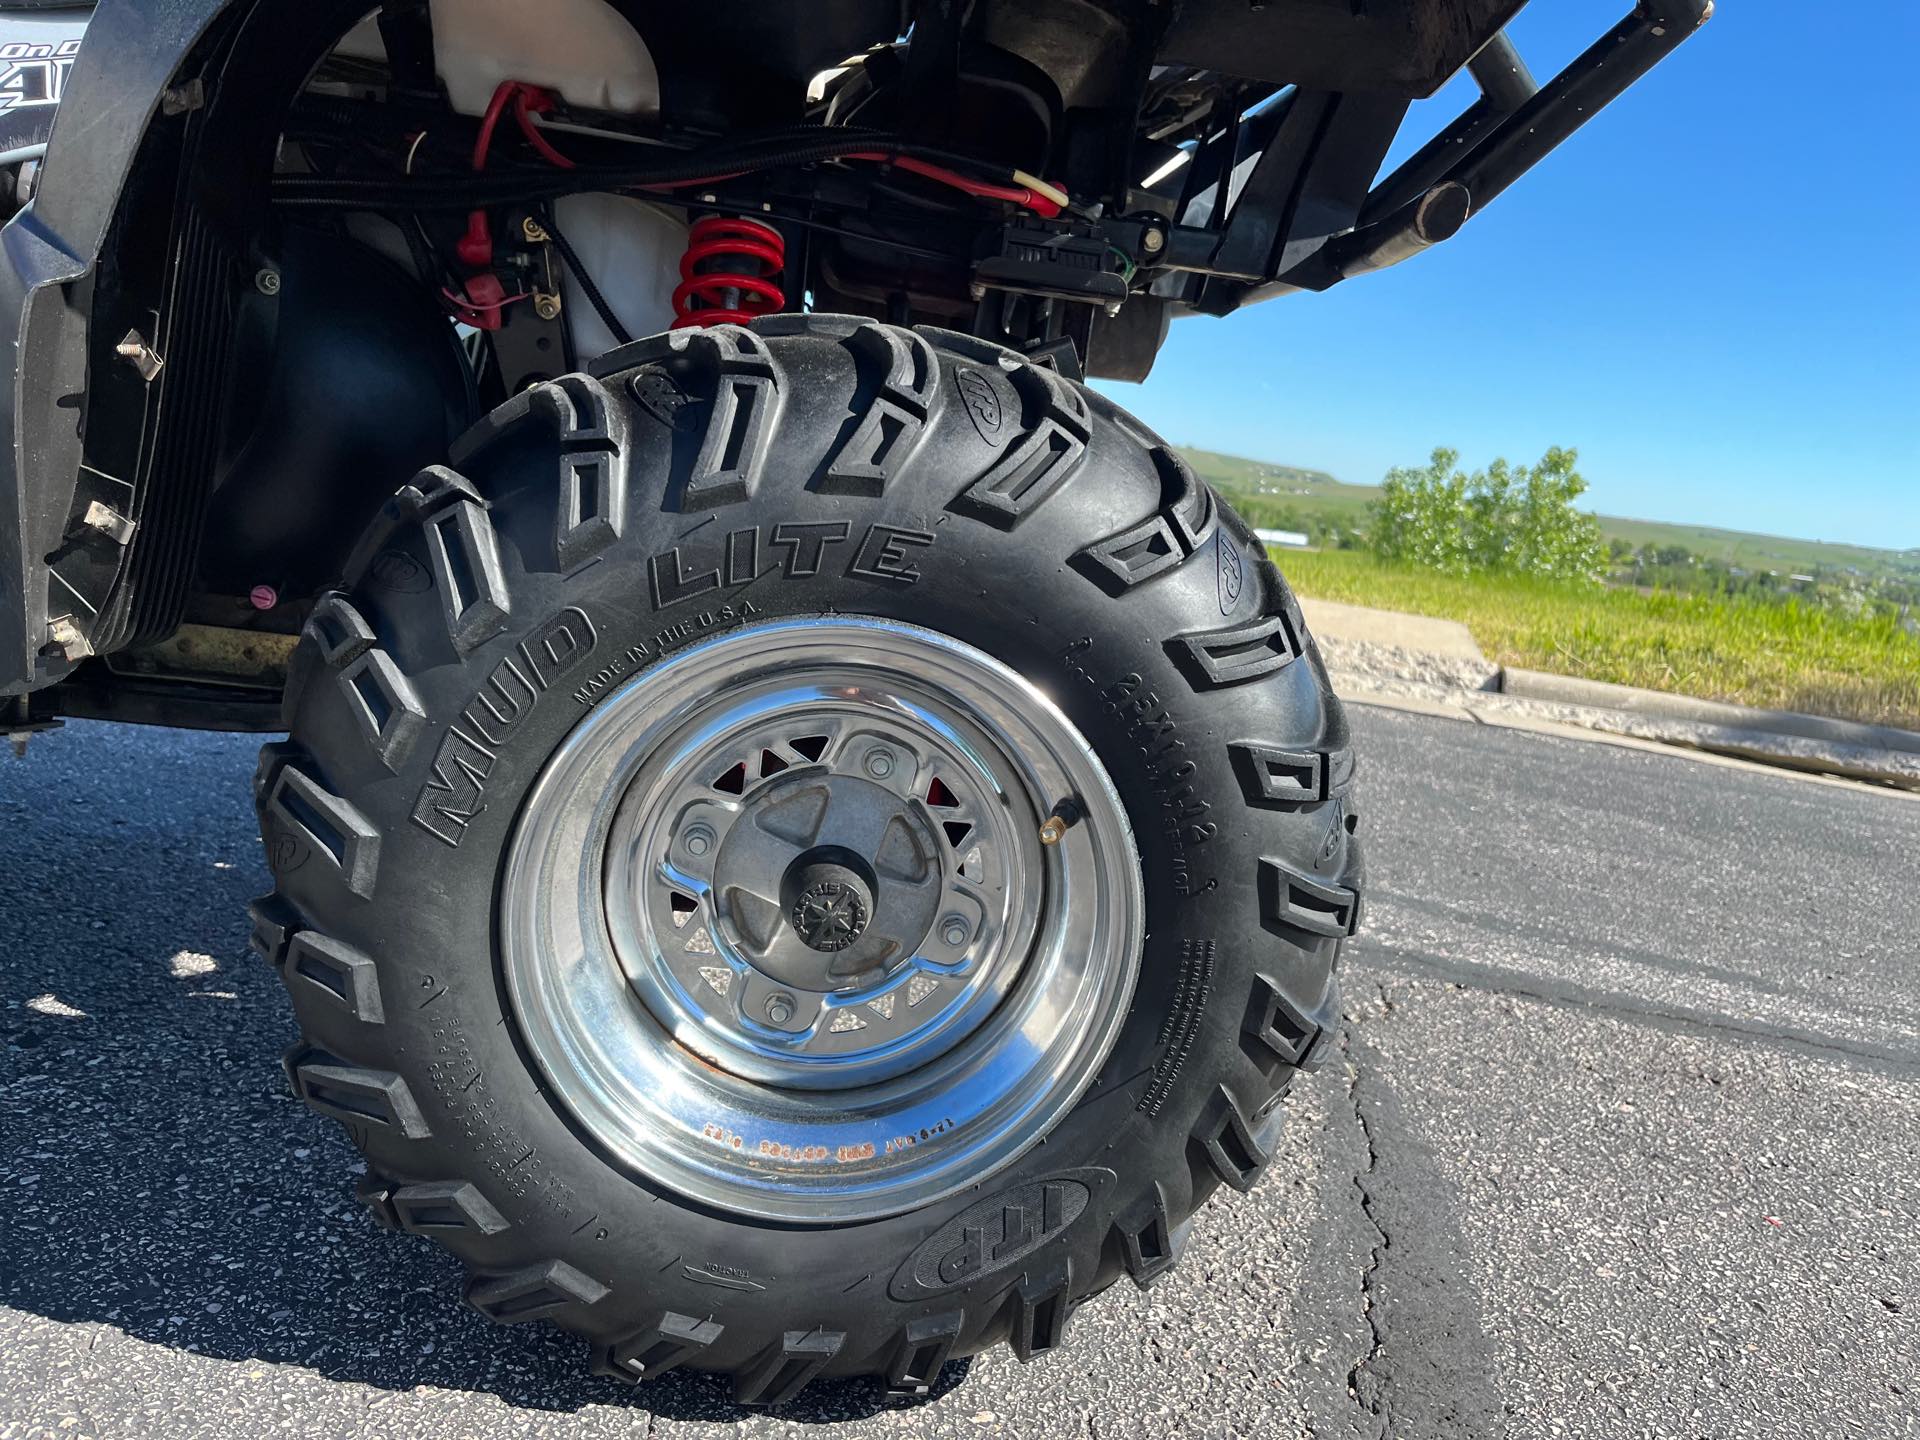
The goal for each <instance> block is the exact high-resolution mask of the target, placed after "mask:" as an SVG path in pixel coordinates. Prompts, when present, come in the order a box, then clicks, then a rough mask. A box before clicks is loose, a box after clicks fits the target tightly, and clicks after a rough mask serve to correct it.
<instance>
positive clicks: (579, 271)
mask: <svg viewBox="0 0 1920 1440" xmlns="http://www.w3.org/2000/svg"><path fill="white" fill-rule="evenodd" d="M540 226H541V228H542V229H543V230H545V231H546V232H547V239H549V240H551V241H552V242H553V248H554V249H556V250H558V251H559V252H560V258H561V260H563V261H564V262H566V267H567V269H569V270H571V271H572V272H573V278H574V279H575V280H576V281H577V282H579V285H580V291H581V293H582V294H583V295H585V296H586V297H587V303H588V304H589V305H591V306H593V308H594V312H595V313H596V314H598V315H599V317H600V319H601V321H602V323H604V324H605V325H606V327H607V331H608V333H609V334H611V335H612V336H613V338H614V339H615V340H616V341H618V342H619V343H620V344H622V345H626V344H630V343H631V342H632V340H633V336H632V335H631V334H630V333H628V331H627V327H626V326H624V325H622V324H621V323H620V317H619V316H618V315H616V314H614V313H613V306H611V305H609V304H608V303H607V297H606V296H605V295H603V294H601V293H600V287H599V286H598V285H596V284H594V283H593V276H591V275H589V274H588V273H587V267H586V266H585V265H583V264H581V263H580V252H579V251H577V250H575V249H574V248H573V246H572V245H570V244H568V243H567V237H566V236H564V235H562V234H561V233H560V230H559V227H557V226H556V225H555V224H554V223H553V220H552V219H551V218H546V219H543V220H541V222H540Z"/></svg>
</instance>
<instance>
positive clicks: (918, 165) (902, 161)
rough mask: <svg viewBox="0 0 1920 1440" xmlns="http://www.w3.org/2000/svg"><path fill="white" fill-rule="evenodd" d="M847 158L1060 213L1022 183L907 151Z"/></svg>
mask: <svg viewBox="0 0 1920 1440" xmlns="http://www.w3.org/2000/svg"><path fill="white" fill-rule="evenodd" d="M845 158H846V159H848V160H877V161H880V162H881V163H883V164H891V165H894V166H896V167H898V168H899V169H901V170H906V171H908V172H910V173H912V174H914V175H924V176H925V177H926V178H927V179H929V180H938V181H939V182H940V183H941V184H943V185H951V186H952V187H953V188H954V189H956V190H963V191H965V192H966V193H967V194H969V195H977V196H979V197H980V198H981V199H983V200H1006V201H1008V202H1010V203H1012V204H1015V205H1024V206H1025V207H1026V208H1027V209H1029V210H1031V211H1033V213H1034V214H1036V215H1041V216H1045V217H1046V218H1047V219H1052V218H1053V217H1054V216H1056V215H1058V214H1059V213H1060V205H1059V202H1058V201H1055V200H1052V199H1050V198H1048V197H1047V196H1045V195H1041V194H1039V193H1037V192H1036V191H1033V190H1029V189H1028V188H1027V187H1026V186H1024V185H1018V186H1015V185H993V184H989V183H988V182H987V181H985V180H973V179H969V178H968V177H967V176H965V175H962V174H961V173H960V172H959V171H957V170H949V169H947V167H946V166H944V165H935V164H932V163H930V162H928V161H926V160H916V159H915V158H914V157H913V156H911V155H887V154H884V153H881V152H878V151H872V152H869V151H864V150H863V151H860V152H859V153H858V154H854V155H848V156H846V157H845Z"/></svg>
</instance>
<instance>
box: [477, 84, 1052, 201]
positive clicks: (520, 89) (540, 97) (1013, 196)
mask: <svg viewBox="0 0 1920 1440" xmlns="http://www.w3.org/2000/svg"><path fill="white" fill-rule="evenodd" d="M509 102H511V103H512V105H513V116H514V119H515V121H516V122H518V124H519V126H520V133H521V134H522V135H524V136H525V137H526V140H527V143H528V144H529V145H531V146H532V147H533V148H534V149H535V150H536V151H538V152H539V154H540V156H541V158H542V159H544V160H545V161H546V162H547V163H548V164H549V165H553V166H555V167H557V168H558V169H561V170H571V169H573V168H574V163H573V161H571V160H569V159H568V158H567V157H566V156H565V155H562V154H561V153H560V152H559V151H558V150H556V149H555V148H554V146H553V143H552V142H551V141H550V140H548V139H547V137H546V136H545V135H542V134H541V133H540V127H539V126H537V125H535V124H534V123H533V117H534V116H535V115H536V114H541V113H544V112H545V111H547V110H550V109H552V108H553V97H552V96H551V95H550V94H548V93H547V91H545V90H543V89H542V88H541V87H540V86H538V85H529V84H528V83H527V82H526V81H524V80H502V81H501V82H500V84H499V86H498V88H496V89H495V90H494V92H493V99H492V101H491V102H490V103H489V104H488V106H487V114H486V118H485V119H484V120H483V121H481V123H480V136H479V138H478V139H477V140H476V141H475V142H474V147H473V168H474V169H475V170H481V169H484V168H485V167H486V163H487V152H488V151H489V150H490V149H491V148H492V146H493V134H494V131H495V129H497V128H498V126H499V124H500V117H501V115H502V114H504V113H505V112H506V108H507V105H508V103H509ZM841 158H842V159H845V160H867V161H872V162H874V163H877V164H882V165H893V166H896V167H898V168H899V169H902V170H905V171H907V172H909V173H910V174H914V175H920V176H923V177H925V178H926V179H928V180H937V181H939V182H940V183H941V184H943V185H951V186H952V187H953V188H954V189H956V190H959V191H962V192H964V193H965V194H968V195H972V196H975V197H976V198H978V199H982V200H1004V201H1006V202H1007V203H1008V204H1011V205H1020V206H1023V207H1025V208H1026V209H1028V210H1031V211H1033V213H1034V214H1036V215H1040V216H1043V217H1045V218H1047V219H1052V218H1053V217H1054V216H1056V215H1058V214H1059V213H1060V203H1059V202H1058V201H1057V200H1054V199H1053V198H1051V197H1050V196H1046V195H1042V194H1040V193H1039V192H1038V191H1036V190H1031V189H1029V188H1027V187H1026V186H1025V185H995V184H992V183H990V182H989V181H985V180H975V179H973V178H971V177H970V176H966V175H962V174H961V173H960V172H959V171H957V170H949V169H948V168H947V167H946V166H944V165H935V164H933V163H932V162H931V161H928V160H919V159H915V158H914V157H913V156H911V155H891V154H888V153H887V152H885V151H880V150H862V151H859V152H857V153H855V154H852V155H845V156H842V157H841ZM743 173H746V172H742V171H734V172H732V173H731V174H726V175H702V176H698V177H696V178H695V179H692V180H674V181H670V182H668V183H667V184H663V185H647V186H642V187H640V188H642V189H647V190H684V189H686V188H687V187H688V186H691V185H713V184H717V183H719V182H720V181H722V180H732V179H735V178H737V177H738V176H739V175H741V174H743Z"/></svg>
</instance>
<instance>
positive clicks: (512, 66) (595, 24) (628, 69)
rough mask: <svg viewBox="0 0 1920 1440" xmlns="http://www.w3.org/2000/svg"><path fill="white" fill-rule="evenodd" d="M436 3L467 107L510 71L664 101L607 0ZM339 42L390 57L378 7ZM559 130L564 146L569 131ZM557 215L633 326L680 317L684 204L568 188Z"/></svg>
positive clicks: (564, 90) (454, 83)
mask: <svg viewBox="0 0 1920 1440" xmlns="http://www.w3.org/2000/svg"><path fill="white" fill-rule="evenodd" d="M432 10H433V48H434V57H435V62H436V68H437V69H438V70H439V72H440V79H441V81H442V82H443V83H444V84H445V85H446V87H447V94H448V97H449V98H450V99H451V100H452V102H453V106H454V108H455V109H456V110H458V111H460V112H461V113H463V114H467V115H481V114H484V113H485V112H486V109H487V104H488V102H489V101H490V100H491V99H492V98H493V93H494V91H495V90H496V89H498V88H499V86H500V82H501V81H503V80H522V81H525V82H527V83H528V84H531V85H538V86H541V87H542V88H543V89H547V90H551V91H553V92H555V93H556V94H558V95H559V96H560V97H561V98H562V99H564V100H565V101H566V102H567V104H568V105H571V106H577V107H579V108H581V109H588V110H608V111H615V112H619V113H623V114H629V115H654V114H657V113H658V112H659V108H660V76H659V72H658V71H657V70H656V69H655V68H654V64H653V57H652V56H651V55H650V54H649V53H648V52H647V47H646V45H645V43H644V42H642V40H641V39H640V36H639V34H638V33H637V32H636V31H635V30H634V28H633V27H632V26H631V25H629V24H628V23H627V22H626V20H625V19H624V18H623V17H622V16H621V15H620V13H619V12H618V11H617V10H615V9H614V8H613V7H612V6H610V5H608V4H607V3H605V0H540V3H538V4H533V3H529V0H432ZM339 49H340V51H341V53H342V54H346V55H355V56H360V57H363V58H367V59H382V60H383V59H385V57H386V47H385V45H384V44H383V43H382V41H381V38H380V28H379V25H378V24H377V23H376V22H375V21H374V20H373V19H371V18H369V19H367V20H364V21H362V22H361V23H360V24H359V25H358V26H357V27H355V29H354V31H353V33H352V34H350V35H349V36H348V37H347V38H346V39H345V40H344V41H343V42H341V44H340V47H339ZM555 140H556V142H557V143H558V144H559V145H560V147H561V149H562V150H564V149H565V148H566V137H565V136H564V135H557V136H555ZM554 219H555V221H556V223H557V224H558V225H559V227H560V233H561V234H563V235H565V236H566V237H567V240H568V242H569V243H570V244H571V245H572V246H573V248H574V250H575V251H576V252H577V253H578V255H579V257H580V263H581V264H582V265H583V266H585V268H586V271H587V273H588V274H589V275H591V276H592V277H593V279H594V282H595V283H596V284H597V285H598V286H599V287H600V292H601V294H602V295H604V296H605V297H606V300H607V304H608V305H609V306H611V307H612V309H613V312H614V314H615V315H617V316H619V318H620V322H621V323H622V324H623V325H624V326H626V328H627V330H628V332H629V333H630V334H633V335H635V336H640V335H653V334H657V333H658V332H660V331H662V330H665V329H666V328H667V326H668V325H670V324H671V323H672V322H673V287H674V286H675V285H676V284H677V283H678V282H679V279H680V269H679V267H680V255H681V252H682V251H684V250H685V249H686V244H687V226H686V221H685V220H684V219H682V218H680V216H679V213H678V212H677V211H674V210H671V209H668V208H663V207H660V206H655V205H651V204H647V203H645V202H643V201H639V200H634V199H630V198H627V197H625V196H620V195H605V194H586V195H568V196H565V197H563V198H562V199H560V200H558V201H556V202H555V207H554ZM561 296H562V298H563V299H564V301H565V302H566V319H567V328H568V331H569V332H570V333H571V335H572V336H573V345H574V350H575V352H576V354H577V355H578V356H579V358H580V361H581V363H582V364H584V363H586V362H587V361H588V360H591V359H592V358H593V357H594V356H596V355H601V354H604V353H605V352H606V351H608V350H610V349H612V348H613V346H614V345H615V344H616V343H617V342H616V341H615V339H614V336H613V334H612V332H611V331H609V330H608V328H607V326H606V324H605V322H604V321H602V320H601V318H600V316H599V315H598V313H596V312H595V310H594V308H593V306H592V305H591V304H590V303H589V302H588V300H587V297H586V293H585V292H584V291H583V290H582V289H581V288H580V283H579V281H578V280H577V279H575V277H574V276H573V275H572V274H571V273H568V274H567V275H565V277H564V278H563V280H562V282H561Z"/></svg>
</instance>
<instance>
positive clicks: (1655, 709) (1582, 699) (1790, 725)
mask: <svg viewBox="0 0 1920 1440" xmlns="http://www.w3.org/2000/svg"><path fill="white" fill-rule="evenodd" d="M1500 693H1501V694H1503V695H1514V696H1518V697H1519V698H1521V699H1523V700H1544V701H1549V702H1552V703H1555V704H1561V705H1586V706H1595V707H1598V708H1601V709H1605V710H1624V711H1627V712H1628V713H1630V714H1634V715H1658V716H1664V717H1666V718H1667V719H1670V720H1690V721H1694V722H1696V723H1698V724H1701V725H1711V726H1715V727H1717V728H1721V729H1727V730H1758V731H1761V732H1763V733H1766V734H1770V735H1792V736H1796V737H1798V738H1800V739H1803V740H1818V741H1822V742H1824V743H1827V744H1832V745H1845V746H1849V747H1852V748H1855V749H1862V750H1897V751H1901V752H1903V753H1905V754H1909V755H1920V734H1917V733H1915V732H1914V731H1912V730H1897V729H1895V728H1894V727H1893V726H1891V725H1863V724H1860V723H1859V722H1857V721H1853V720H1830V719H1828V718H1827V717H1826V716H1824V715H1803V714H1800V713H1799V712H1798V711H1794V710H1757V709H1755V708H1753V707H1752V706H1749V705H1730V704H1727V703H1726V702H1725V701H1722V700H1698V699H1695V698H1694V697H1693V696H1691V695H1672V694H1668V693H1667V692H1665V691H1661V690H1641V689H1638V688H1636V687H1634V686H1632V685H1610V684H1608V683H1607V682H1606V681H1604V680H1580V679H1576V678H1574V677H1573V676H1571V675H1549V674H1546V673H1544V672H1542V671H1539V670H1522V669H1519V668H1518V667H1516V666H1512V665H1509V666H1506V667H1504V668H1503V669H1502V670H1501V672H1500Z"/></svg>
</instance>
